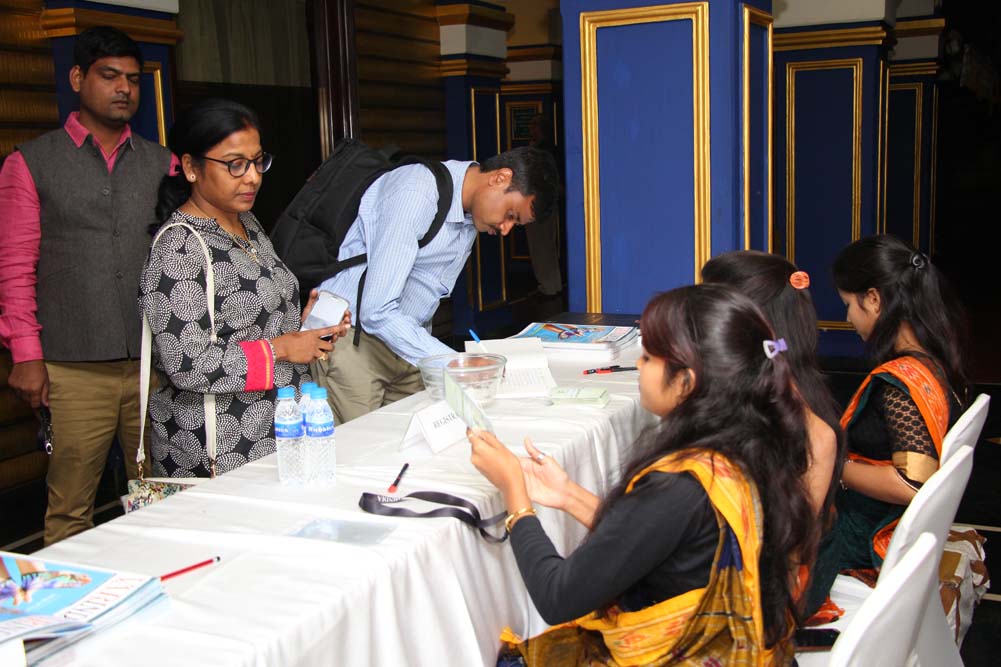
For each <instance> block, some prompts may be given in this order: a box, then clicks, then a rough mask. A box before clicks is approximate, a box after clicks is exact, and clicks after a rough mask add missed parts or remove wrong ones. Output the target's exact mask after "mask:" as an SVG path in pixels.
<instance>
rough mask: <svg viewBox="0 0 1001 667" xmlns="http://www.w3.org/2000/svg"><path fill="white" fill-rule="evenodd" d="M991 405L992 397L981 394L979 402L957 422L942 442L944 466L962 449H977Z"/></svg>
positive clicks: (941, 457) (976, 401) (974, 402)
mask: <svg viewBox="0 0 1001 667" xmlns="http://www.w3.org/2000/svg"><path fill="white" fill-rule="evenodd" d="M990 405H991V397H990V396H988V395H987V394H980V395H979V396H977V400H975V401H973V405H971V406H970V408H969V409H968V410H967V411H966V412H964V413H963V414H962V415H961V416H960V417H959V419H957V420H956V423H955V424H953V426H952V428H950V429H949V432H948V433H946V434H945V439H944V440H943V441H942V455H941V456H940V460H941V462H942V464H944V463H946V462H947V461H948V460H949V459H950V458H952V455H953V454H955V453H956V452H957V451H958V450H959V448H960V447H976V445H977V440H978V439H979V438H980V432H981V431H982V430H984V422H986V421H987V409H988V408H989V407H990Z"/></svg>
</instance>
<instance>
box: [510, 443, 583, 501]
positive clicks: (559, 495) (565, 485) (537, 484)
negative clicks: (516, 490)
mask: <svg viewBox="0 0 1001 667" xmlns="http://www.w3.org/2000/svg"><path fill="white" fill-rule="evenodd" d="M525 450H526V451H527V452H528V455H529V457H531V458H521V459H518V462H519V463H520V464H521V471H522V473H524V476H525V487H526V489H527V491H528V497H529V498H531V499H532V502H535V503H539V504H540V505H545V506H546V507H552V508H555V509H558V510H563V509H566V506H567V501H568V500H569V497H570V476H569V475H567V473H566V471H565V470H564V469H563V468H562V467H561V466H560V464H559V463H557V462H556V460H555V459H553V457H552V456H546V455H545V454H543V453H542V452H540V451H539V450H538V449H536V447H535V445H533V444H532V441H531V440H530V439H529V438H525Z"/></svg>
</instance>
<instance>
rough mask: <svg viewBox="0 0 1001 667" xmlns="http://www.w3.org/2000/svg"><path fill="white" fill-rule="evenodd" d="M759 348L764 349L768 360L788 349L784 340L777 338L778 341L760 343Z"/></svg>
mask: <svg viewBox="0 0 1001 667" xmlns="http://www.w3.org/2000/svg"><path fill="white" fill-rule="evenodd" d="M761 346H762V347H763V348H765V356H766V357H768V358H769V359H774V358H775V355H777V354H778V353H779V352H785V351H786V350H788V349H789V346H788V345H786V339H785V338H779V339H778V340H766V341H763V342H762V343H761Z"/></svg>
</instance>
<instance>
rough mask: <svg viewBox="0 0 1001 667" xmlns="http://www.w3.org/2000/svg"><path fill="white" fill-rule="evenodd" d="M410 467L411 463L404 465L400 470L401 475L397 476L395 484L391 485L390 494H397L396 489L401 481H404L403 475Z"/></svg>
mask: <svg viewBox="0 0 1001 667" xmlns="http://www.w3.org/2000/svg"><path fill="white" fill-rule="evenodd" d="M409 467H410V464H409V463H404V464H403V467H402V468H400V474H399V475H397V476H396V479H394V480H393V483H392V484H390V485H389V489H388V490H389V492H390V493H396V487H397V485H398V484H399V483H400V480H401V479H403V473H405V472H406V471H407V468H409Z"/></svg>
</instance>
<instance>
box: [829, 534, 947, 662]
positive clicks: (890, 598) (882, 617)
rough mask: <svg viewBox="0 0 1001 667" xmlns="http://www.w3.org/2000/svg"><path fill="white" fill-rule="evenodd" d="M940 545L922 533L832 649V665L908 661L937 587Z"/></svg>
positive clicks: (929, 535)
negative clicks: (929, 601)
mask: <svg viewBox="0 0 1001 667" xmlns="http://www.w3.org/2000/svg"><path fill="white" fill-rule="evenodd" d="M938 551H939V548H938V544H937V540H936V539H935V536H934V535H931V534H929V533H922V534H921V535H920V536H918V538H917V539H916V540H915V541H914V544H913V545H911V546H910V548H909V549H907V550H906V551H905V552H904V553H903V554H902V555H901V558H900V560H899V561H898V562H897V566H896V567H894V568H893V571H892V572H890V574H889V575H888V576H887V577H886V578H883V577H880V579H879V582H878V583H877V584H876V588H875V590H873V592H872V595H870V596H869V597H868V598H866V600H865V602H863V603H862V606H861V607H859V610H858V612H856V614H855V617H854V618H853V619H852V622H851V624H850V625H848V627H846V628H845V629H844V630H843V631H842V632H841V636H840V637H838V640H837V641H836V642H834V646H833V647H832V648H831V656H830V662H829V663H828V665H829V666H830V667H868V666H869V665H873V666H876V665H904V664H906V663H907V658H908V656H909V655H910V654H911V652H912V651H913V650H914V646H915V643H916V640H917V635H918V629H919V627H920V625H921V620H922V619H923V618H924V615H925V610H926V609H927V608H928V599H929V598H930V597H931V595H932V593H935V592H937V587H936V583H937V577H936V573H937V571H938V556H939V554H938Z"/></svg>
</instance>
